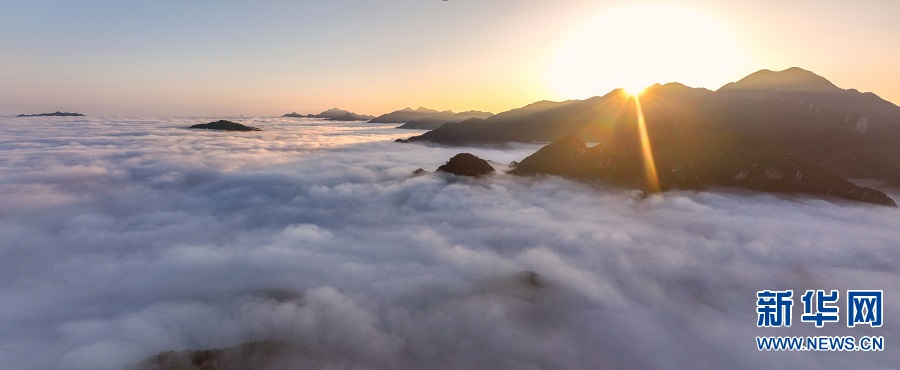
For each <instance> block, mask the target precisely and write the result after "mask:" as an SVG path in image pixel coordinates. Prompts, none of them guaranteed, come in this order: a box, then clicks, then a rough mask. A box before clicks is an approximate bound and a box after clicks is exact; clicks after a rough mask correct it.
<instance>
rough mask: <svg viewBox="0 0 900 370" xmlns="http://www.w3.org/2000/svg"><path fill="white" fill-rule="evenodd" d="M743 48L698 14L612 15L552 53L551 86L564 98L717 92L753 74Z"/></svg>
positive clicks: (581, 28)
mask: <svg viewBox="0 0 900 370" xmlns="http://www.w3.org/2000/svg"><path fill="white" fill-rule="evenodd" d="M740 44H741V43H740V42H737V41H736V40H735V38H734V37H733V36H732V35H731V33H730V31H729V28H728V27H727V26H726V25H724V24H723V23H721V22H719V21H718V20H717V19H716V18H715V16H714V15H711V14H707V13H702V12H700V11H697V10H694V9H691V8H686V7H682V6H677V5H668V4H658V5H649V4H643V5H626V6H622V7H615V8H606V9H602V10H601V11H600V12H599V13H598V14H597V15H596V16H590V17H588V18H587V19H586V20H585V21H584V22H583V23H581V24H577V25H574V26H573V28H572V29H571V30H570V31H569V32H567V33H564V34H563V36H562V37H561V41H560V44H559V46H558V47H557V48H555V49H553V50H552V51H551V53H550V54H549V59H548V60H549V62H548V63H547V68H546V71H547V72H546V78H547V84H548V85H549V87H550V88H551V89H552V90H553V93H554V94H555V96H556V97H557V98H562V99H584V98H588V97H591V96H596V95H603V94H605V93H607V92H609V91H611V90H613V89H616V88H622V87H626V88H628V91H629V92H631V93H639V92H640V91H639V90H640V89H639V88H638V87H646V86H650V85H652V84H654V83H667V82H681V83H684V84H687V85H689V86H695V87H709V88H717V87H718V86H721V85H722V84H724V83H726V82H728V81H730V80H731V79H733V78H734V76H738V75H740V74H741V73H743V72H744V71H745V70H746V69H748V68H750V67H751V63H750V61H749V58H748V57H747V54H746V53H744V52H743V51H742V50H741V49H740V48H739V45H740Z"/></svg>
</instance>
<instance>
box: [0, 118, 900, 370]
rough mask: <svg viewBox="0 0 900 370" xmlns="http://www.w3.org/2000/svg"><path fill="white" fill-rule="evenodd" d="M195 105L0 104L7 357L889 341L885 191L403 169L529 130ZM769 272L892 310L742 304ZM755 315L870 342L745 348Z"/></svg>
mask: <svg viewBox="0 0 900 370" xmlns="http://www.w3.org/2000/svg"><path fill="white" fill-rule="evenodd" d="M226 118H228V119H233V120H238V119H237V118H235V117H226ZM209 120H210V119H208V118H196V119H189V118H160V119H133V118H122V117H118V118H116V117H106V118H81V117H76V118H43V117H34V118H0V126H2V130H0V363H2V364H3V366H2V367H3V368H11V369H47V368H67V369H118V368H123V367H128V366H130V365H133V364H135V363H137V362H139V361H141V360H142V359H144V358H146V357H147V356H151V355H154V354H156V353H159V352H161V351H166V350H184V349H202V348H218V347H228V346H235V345H238V344H240V343H244V342H248V341H253V340H266V339H272V340H279V341H285V342H288V343H291V344H292V345H293V346H294V348H302V349H303V350H302V351H301V350H298V351H294V352H292V353H288V354H284V356H286V360H285V361H290V363H292V364H294V365H297V364H306V365H309V366H316V367H330V368H425V367H427V368H455V369H472V368H517V369H532V368H557V369H565V368H573V369H574V368H596V367H608V368H625V367H629V368H686V367H692V368H747V367H755V368H760V367H776V368H781V367H790V366H793V367H800V368H808V367H817V366H826V365H827V366H828V367H857V368H862V367H891V366H895V365H896V364H897V363H898V361H900V352H898V351H896V350H895V349H896V346H897V345H898V344H900V327H898V325H897V324H896V320H895V318H897V317H900V306H897V305H896V304H894V303H896V302H897V300H896V299H895V297H900V267H898V266H900V264H898V263H900V250H898V246H900V210H898V209H897V208H892V207H883V206H874V205H868V204H860V203H848V202H841V201H834V202H829V201H824V200H817V199H812V198H806V197H787V196H776V195H771V194H751V193H743V192H736V191H724V190H715V189H713V190H711V191H704V192H697V191H671V192H665V193H661V194H654V195H650V196H646V197H645V196H643V195H642V194H641V193H639V192H637V191H630V190H623V189H618V188H612V187H607V186H605V185H603V184H584V183H577V182H572V181H568V180H564V179H561V178H557V177H538V178H527V177H517V176H513V175H509V174H505V173H502V171H501V173H496V174H494V175H491V176H487V177H483V178H477V179H468V178H458V177H453V176H450V175H445V174H437V173H429V174H426V175H423V176H415V177H414V176H411V173H412V172H413V170H415V169H417V168H420V167H421V168H424V169H426V170H428V171H433V170H434V169H435V168H437V167H438V166H439V165H441V164H443V163H444V162H446V161H447V159H449V158H450V157H452V156H453V155H454V154H456V153H460V152H471V153H473V154H476V155H478V156H479V157H481V158H485V159H488V160H491V161H492V163H493V164H494V166H495V167H497V168H498V170H499V169H503V168H504V166H505V165H506V164H507V163H509V162H511V161H519V160H521V159H522V158H524V157H526V156H528V155H529V154H531V153H533V152H534V151H535V150H537V149H538V148H540V146H541V145H539V144H533V145H525V144H518V145H509V146H503V147H441V146H428V145H419V144H400V143H394V142H393V140H394V139H397V138H401V137H406V136H409V133H410V132H409V131H405V130H397V129H394V128H392V127H393V125H381V124H363V123H358V122H326V121H322V120H316V119H287V118H247V119H243V120H241V121H242V122H244V123H247V124H248V125H251V126H255V127H260V128H262V129H263V131H260V132H247V133H244V132H241V133H235V132H212V131H205V130H201V131H189V130H186V129H185V127H187V126H190V125H192V124H195V123H203V122H207V121H209ZM888 192H889V193H890V195H891V196H892V197H893V198H894V199H900V198H898V197H897V195H898V194H897V191H896V190H888ZM766 289H768V290H784V289H793V290H794V291H795V292H797V291H801V292H802V291H804V290H806V289H826V290H831V289H834V290H840V291H842V292H843V291H844V290H846V289H881V290H884V294H885V299H886V301H885V304H884V310H885V311H884V316H885V325H884V326H883V327H881V328H865V327H857V328H853V329H848V328H847V327H846V325H844V323H843V322H840V323H835V324H833V325H826V326H825V327H824V328H821V329H817V328H815V327H814V326H813V325H811V324H799V323H795V325H794V326H793V327H791V328H757V327H756V325H755V323H756V319H757V315H756V295H755V294H756V291H758V290H766ZM794 310H795V311H796V310H802V305H800V304H799V299H795V305H794ZM798 324H799V325H798ZM762 335H766V336H786V335H791V336H806V335H835V336H836V335H854V336H860V335H878V336H884V337H885V348H886V349H885V351H884V352H865V353H862V352H859V353H841V352H829V353H823V352H759V351H757V349H756V347H755V341H754V338H755V337H756V336H762Z"/></svg>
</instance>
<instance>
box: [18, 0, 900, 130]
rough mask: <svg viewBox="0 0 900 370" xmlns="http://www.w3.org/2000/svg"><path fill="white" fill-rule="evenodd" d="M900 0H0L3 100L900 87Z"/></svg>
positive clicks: (400, 100) (201, 109) (379, 104)
mask: <svg viewBox="0 0 900 370" xmlns="http://www.w3.org/2000/svg"><path fill="white" fill-rule="evenodd" d="M898 15H900V1H896V0H868V1H866V0H860V1H852V2H851V1H844V0H817V1H775V0H756V1H725V0H710V1H679V2H675V1H650V2H640V1H580V0H567V1H550V0H543V1H538V0H491V1H486V0H449V1H439V0H340V1H255V2H247V1H230V0H191V1H112V0H109V1H88V0H85V1H62V0H61V1H41V0H27V1H25V0H23V1H18V0H16V1H12V0H0V114H4V115H8V114H17V113H38V112H45V111H55V110H64V111H76V112H81V113H85V114H89V115H275V114H283V113H287V112H291V111H297V112H301V113H309V112H319V111H322V110H324V109H327V108H331V107H341V108H345V109H349V110H351V111H355V112H358V113H366V114H381V113H385V112H388V111H392V110H395V109H400V108H403V107H407V106H411V107H419V106H425V107H430V108H435V109H441V110H444V109H451V110H455V111H462V110H470V109H477V110H486V111H492V112H500V111H504V110H508V109H511V108H516V107H519V106H522V105H525V104H528V103H531V102H534V101H538V100H565V99H574V98H579V99H580V98H586V97H590V96H593V95H602V94H605V93H606V92H608V91H610V90H612V89H614V88H617V87H634V86H637V85H647V84H651V83H654V82H661V83H664V82H673V81H677V82H682V83H684V84H687V85H689V86H694V87H706V88H710V89H717V88H719V87H720V86H722V85H723V84H725V83H727V82H731V81H735V80H738V79H740V78H741V77H743V76H745V75H747V74H749V73H752V72H754V71H756V70H759V69H764V68H765V69H772V70H781V69H785V68H788V67H792V66H797V67H802V68H805V69H808V70H811V71H813V72H816V73H818V74H820V75H822V76H824V77H826V78H828V79H830V80H831V81H832V82H834V83H835V84H836V85H838V86H840V87H843V88H851V87H852V88H857V89H859V90H862V91H872V92H875V93H876V94H878V95H880V96H882V97H883V98H885V99H887V100H890V101H892V102H894V103H900V21H898V20H897V17H898Z"/></svg>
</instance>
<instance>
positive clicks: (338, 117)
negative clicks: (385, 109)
mask: <svg viewBox="0 0 900 370" xmlns="http://www.w3.org/2000/svg"><path fill="white" fill-rule="evenodd" d="M282 117H294V118H322V119H327V120H329V121H367V120H370V119H372V118H375V116H370V115H365V114H356V113H353V112H351V111H348V110H344V109H338V108H331V109H328V110H325V111H323V112H322V113H319V114H298V113H297V112H291V113H288V114H285V115H283V116H282Z"/></svg>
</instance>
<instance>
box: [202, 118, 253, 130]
mask: <svg viewBox="0 0 900 370" xmlns="http://www.w3.org/2000/svg"><path fill="white" fill-rule="evenodd" d="M188 128H193V129H206V130H223V131H262V130H261V129H259V128H257V127H252V126H244V125H242V124H240V123H237V122H231V121H226V120H218V121H215V122H210V123H201V124H197V125H193V126H191V127H188Z"/></svg>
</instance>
